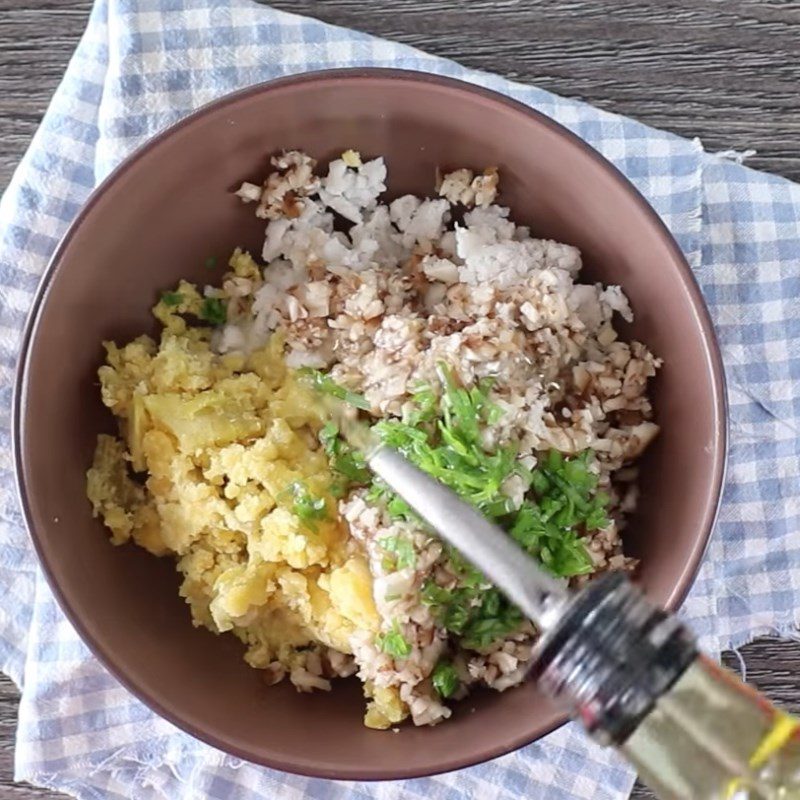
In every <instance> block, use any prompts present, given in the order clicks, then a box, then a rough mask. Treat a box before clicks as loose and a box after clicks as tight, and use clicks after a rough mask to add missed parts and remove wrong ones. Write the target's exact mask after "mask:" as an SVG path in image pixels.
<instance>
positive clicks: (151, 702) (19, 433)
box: [11, 67, 729, 781]
mask: <svg viewBox="0 0 800 800" xmlns="http://www.w3.org/2000/svg"><path fill="white" fill-rule="evenodd" d="M376 80H377V81H389V82H407V83H414V84H428V85H434V86H438V87H441V88H443V89H448V90H450V91H452V92H455V93H456V94H460V95H462V96H463V95H468V96H471V97H473V98H474V97H476V96H477V97H478V98H480V99H482V100H483V101H485V102H488V103H490V104H492V103H493V104H496V105H502V106H505V108H506V109H507V110H508V111H511V112H513V113H514V114H516V115H518V116H521V117H525V118H526V120H525V121H526V122H528V123H530V122H534V123H535V124H538V125H542V126H544V127H547V128H549V129H550V130H551V131H552V132H554V133H555V134H557V135H559V136H561V137H562V138H564V139H567V140H568V141H569V142H570V143H571V144H572V145H573V146H576V147H577V148H578V149H580V150H582V151H583V153H584V155H586V156H588V157H590V158H591V159H593V160H594V161H595V162H596V163H597V164H598V166H599V167H600V168H601V169H603V170H604V171H605V172H606V173H607V174H608V175H609V177H610V178H611V179H612V180H613V181H614V183H615V184H617V185H618V186H619V188H620V189H621V190H622V191H623V192H625V193H627V194H628V195H629V196H630V197H631V199H632V200H633V201H634V203H635V204H636V205H637V206H638V207H639V209H640V210H641V211H642V213H643V216H644V217H645V218H647V219H648V220H649V224H650V225H652V226H653V228H654V229H655V230H656V232H657V233H658V236H659V238H660V239H661V241H662V242H663V244H664V246H665V247H666V249H667V251H668V252H669V253H670V255H671V257H672V259H673V261H674V263H675V266H676V267H677V268H678V270H679V273H680V276H681V279H682V281H683V283H684V288H685V289H686V290H687V292H688V294H689V297H690V301H691V304H692V307H693V310H694V312H695V314H696V318H697V323H698V326H699V328H700V332H701V336H702V339H703V342H704V345H705V349H706V356H707V363H708V370H709V373H710V376H711V388H712V397H711V401H712V406H713V411H714V427H715V430H714V434H715V435H714V442H713V448H714V450H713V491H712V496H711V498H710V502H709V503H707V505H706V509H705V512H704V517H703V519H702V522H701V525H700V526H698V527H699V530H700V532H701V535H699V536H697V537H696V539H695V541H694V543H693V545H692V549H691V552H690V554H689V558H688V559H687V562H686V564H685V565H684V567H683V570H682V571H681V574H680V576H679V579H678V581H677V582H676V584H675V586H674V587H673V589H672V591H671V592H670V594H669V597H668V599H667V601H666V603H665V604H664V605H665V607H666V608H667V609H669V610H673V611H674V610H676V609H677V608H678V607H679V606H680V605H681V603H682V602H683V600H684V599H685V598H686V596H687V594H688V593H689V590H690V589H691V587H692V585H693V583H694V579H695V577H696V575H697V572H698V570H699V567H700V564H701V562H702V559H703V557H704V555H705V553H706V550H707V549H708V545H709V542H710V539H711V535H712V533H713V530H714V526H715V523H716V521H717V518H718V515H719V510H720V505H721V502H722V491H723V487H724V484H725V476H726V472H727V460H728V422H729V420H728V401H727V387H726V378H725V370H724V364H723V360H722V353H721V350H720V345H719V341H718V339H717V335H716V331H715V329H714V325H713V322H712V320H711V315H710V312H709V310H708V307H707V305H706V302H705V300H704V298H703V295H702V292H701V290H700V286H699V283H698V281H697V279H696V277H695V275H694V273H693V272H692V270H691V267H690V266H689V264H688V262H687V261H686V258H685V256H684V254H683V252H682V250H681V249H680V247H679V246H678V244H677V242H676V241H675V239H674V237H673V236H672V233H671V232H670V231H669V229H668V228H667V226H666V225H665V223H664V222H663V220H662V219H661V217H660V216H659V215H658V214H657V213H656V211H655V210H654V209H653V207H652V206H651V205H650V203H649V202H648V201H647V200H646V199H645V197H644V196H643V195H642V194H641V193H640V192H639V190H638V189H637V188H636V187H635V186H634V185H633V183H631V181H629V180H628V178H627V177H626V176H625V175H624V174H623V173H622V172H621V171H620V170H619V169H618V168H617V167H616V166H614V164H612V163H611V162H610V161H609V160H608V159H606V158H605V157H604V156H603V155H601V154H600V153H599V152H598V151H597V150H595V149H594V148H593V147H592V146H591V145H589V144H588V143H587V142H586V141H584V140H583V139H581V138H580V137H579V136H578V135H577V134H575V133H573V132H572V131H570V130H569V129H568V128H566V127H565V126H563V125H561V124H560V123H558V122H556V121H555V120H553V119H551V118H550V117H548V116H546V115H545V114H543V113H542V112H541V111H538V110H537V109H535V108H532V107H530V106H527V105H525V104H524V103H521V102H519V101H517V100H514V99H512V98H510V97H507V96H506V95H503V94H501V93H499V92H496V91H494V90H491V89H487V88H485V87H483V86H478V85H476V84H472V83H469V82H467V81H463V80H459V79H457V78H451V77H448V76H443V75H439V74H433V73H428V72H422V71H417V70H408V69H394V68H381V67H352V68H342V69H325V70H316V71H312V72H305V73H301V74H297V75H289V76H284V77H280V78H276V79H273V80H269V81H263V82H260V83H256V84H253V85H251V86H248V87H245V88H243V89H239V90H236V91H233V92H230V93H228V94H225V95H223V96H221V97H218V98H216V99H214V100H212V101H210V102H208V103H206V104H204V105H202V106H200V107H199V108H197V109H196V110H194V111H192V112H191V113H189V114H187V115H186V116H185V117H182V118H181V119H180V120H178V121H177V122H175V123H173V124H172V125H170V126H168V127H167V128H165V129H164V130H162V131H159V132H158V133H156V134H155V135H154V136H152V137H150V138H149V139H147V141H145V142H143V143H142V144H141V145H139V146H138V147H137V148H135V149H134V150H133V151H132V152H131V153H130V154H129V155H128V156H126V158H124V159H123V160H122V161H121V162H120V163H119V164H118V165H117V166H116V167H115V168H114V169H113V170H111V171H110V172H109V174H108V175H107V176H106V177H105V178H104V179H103V180H102V181H101V182H100V183H99V184H98V185H97V186H96V187H95V188H94V189H93V190H92V192H91V193H90V194H89V196H88V198H87V199H86V201H85V202H84V204H83V205H82V206H81V208H80V209H79V211H78V213H77V214H76V216H75V218H74V219H73V220H72V222H71V223H70V224H69V226H68V227H67V229H66V231H65V233H64V234H63V236H62V238H61V240H60V241H59V243H58V244H57V246H56V248H55V250H54V251H53V253H52V255H51V257H50V259H49V261H48V264H47V266H46V267H45V269H44V271H43V273H42V277H41V278H40V280H39V284H38V286H37V289H36V292H35V295H34V298H33V301H32V303H31V307H30V310H29V312H28V317H27V320H26V323H25V326H24V329H23V334H22V338H21V342H20V348H19V353H18V358H17V366H16V372H15V378H14V392H13V400H12V418H11V425H12V454H13V455H12V458H13V464H14V471H15V477H16V490H17V497H18V500H19V503H20V508H21V509H22V512H23V518H24V521H25V526H26V528H27V530H28V534H29V536H30V539H31V541H32V543H33V546H34V550H35V552H36V555H37V558H38V561H39V564H40V566H41V568H42V571H43V573H44V575H45V578H46V580H47V582H48V584H49V586H50V589H51V591H52V592H53V595H54V596H55V598H56V599H57V601H58V604H59V607H60V608H61V610H62V611H63V613H64V614H65V616H66V617H67V619H68V620H69V622H70V623H71V624H72V626H73V627H74V628H75V630H76V632H77V633H78V635H79V636H80V638H81V640H82V641H83V642H84V643H85V644H86V645H87V647H88V648H89V650H90V651H91V652H92V654H93V655H94V656H95V657H96V658H97V659H98V660H99V661H100V662H101V664H102V665H103V666H104V667H105V668H106V669H108V670H109V672H110V673H111V674H112V675H113V676H114V678H116V679H117V680H118V681H119V682H120V683H121V684H122V685H123V686H124V687H125V688H126V689H127V690H128V691H129V692H131V694H132V695H133V696H134V697H136V698H137V699H138V700H140V701H141V702H143V703H144V704H145V705H146V706H148V707H149V708H150V709H151V710H152V711H154V712H155V713H156V714H158V715H159V716H160V717H162V718H163V719H166V720H167V721H168V722H170V723H172V724H173V725H175V726H176V727H177V728H179V729H180V730H182V731H184V732H186V733H188V734H190V735H191V736H193V737H195V738H196V739H199V740H200V741H202V742H204V743H206V744H209V745H211V746H212V747H215V748H217V749H219V750H221V751H222V752H225V753H228V754H230V755H232V756H234V757H237V758H241V759H243V760H245V761H248V762H250V763H254V764H258V765H261V766H265V767H269V768H272V769H278V770H283V771H285V772H290V773H294V774H298V775H305V776H308V777H314V778H327V779H333V780H358V781H374V780H398V779H409V778H419V777H427V776H431V775H438V774H442V773H446V772H450V771H453V770H457V769H462V768H465V767H469V766H474V765H476V764H481V763H484V762H486V761H489V760H491V759H494V758H498V757H500V756H502V755H505V754H507V753H510V752H513V751H515V750H517V749H519V748H521V747H524V746H525V745H528V744H531V743H533V742H535V741H537V740H538V739H540V738H541V737H543V736H546V735H547V734H549V733H551V732H553V731H554V730H556V729H557V728H559V727H560V726H561V725H563V724H564V723H565V722H567V721H568V717H567V716H566V715H565V716H563V717H561V718H557V719H556V720H555V721H554V722H552V723H548V724H544V725H539V726H532V727H531V729H530V733H526V734H524V735H522V736H518V737H516V738H514V739H512V740H504V741H503V743H502V744H494V745H493V744H491V743H489V744H487V745H486V746H484V747H482V748H481V749H480V750H479V751H475V752H473V753H472V754H471V755H467V756H464V755H454V756H453V757H451V758H448V759H447V760H446V761H444V762H442V763H441V764H440V765H437V766H436V767H435V768H432V769H424V770H419V769H414V768H413V767H411V768H404V767H400V768H394V769H392V770H387V769H382V770H376V771H374V772H371V771H370V772H368V774H367V773H365V772H364V771H358V770H354V769H351V768H345V769H329V768H327V767H322V768H318V767H315V766H314V765H312V764H309V763H308V762H305V761H302V759H298V760H291V759H286V758H285V757H284V758H275V759H272V758H264V757H263V756H262V755H259V754H258V753H255V752H252V751H250V750H248V749H247V748H244V747H239V746H238V745H232V744H230V743H229V742H226V741H224V740H223V739H222V738H221V737H218V736H216V735H215V734H214V733H212V732H209V731H206V730H202V729H200V728H198V727H197V726H196V725H194V724H193V723H190V722H187V721H185V720H184V719H182V718H181V716H180V715H179V714H178V713H174V712H173V711H171V710H169V709H167V708H166V707H165V706H164V705H163V704H162V703H161V701H160V700H159V699H158V698H157V697H154V696H153V695H152V694H151V693H150V692H148V691H146V690H144V689H142V688H141V687H140V686H139V685H138V684H137V681H136V679H135V678H134V677H131V676H129V675H128V674H127V673H126V671H125V668H124V665H122V664H119V663H117V661H116V658H115V657H114V655H113V654H112V653H109V652H107V651H106V649H105V647H104V645H103V644H102V643H101V642H100V641H98V640H96V639H95V638H94V637H93V636H92V635H90V634H89V633H88V631H87V629H86V627H85V626H84V625H83V622H82V620H81V618H80V617H79V616H78V615H77V614H76V613H75V611H74V610H73V609H72V608H71V606H70V603H69V601H68V599H67V597H66V595H65V593H64V592H63V591H62V589H61V587H60V586H59V585H58V584H57V583H56V581H55V579H54V576H53V572H52V570H51V567H50V565H49V563H48V559H47V556H46V554H45V548H44V546H43V544H42V541H41V539H40V534H39V533H38V532H37V531H36V529H35V527H34V524H33V513H32V503H31V502H30V501H29V487H28V486H27V484H26V479H25V459H24V456H23V450H24V446H23V443H24V440H25V430H24V409H25V406H26V395H27V391H28V372H29V365H30V360H31V353H32V345H33V342H34V340H35V337H36V333H37V330H38V327H39V324H40V322H41V319H42V315H43V308H44V305H45V300H46V298H47V296H48V294H49V290H50V287H51V285H52V282H53V278H54V277H55V275H56V273H57V272H58V270H59V268H60V266H61V263H62V258H63V255H64V253H65V251H66V249H67V248H68V246H69V244H70V242H71V241H72V238H73V237H74V235H75V233H76V232H77V230H78V229H79V228H80V226H81V225H82V224H83V222H84V220H85V219H86V218H87V217H88V216H89V215H90V214H91V213H92V210H93V209H94V207H95V206H96V205H97V204H98V202H99V201H100V200H101V199H102V197H103V196H104V195H105V193H106V191H107V190H108V189H109V188H110V187H111V186H112V185H113V184H114V183H115V182H116V181H117V180H118V179H119V178H120V177H121V176H122V175H124V174H125V173H127V172H128V170H130V169H133V168H134V167H135V166H136V164H137V163H138V162H139V160H140V159H141V158H142V156H144V155H145V154H146V153H148V152H149V151H150V150H151V149H154V148H155V147H157V146H158V145H159V144H160V143H161V142H162V141H164V140H166V139H168V138H169V137H170V136H172V135H173V134H174V133H175V132H176V131H178V130H182V129H183V128H185V127H188V126H190V125H192V124H193V123H194V122H195V121H197V120H198V119H201V118H203V117H204V116H206V115H207V114H208V113H210V112H213V111H217V110H219V109H222V108H225V107H227V106H230V105H233V104H235V103H237V102H239V101H240V100H243V99H246V98H249V97H251V96H255V95H262V94H263V95H268V94H269V92H271V91H273V90H275V89H285V88H292V87H294V86H300V85H303V84H308V83H317V84H325V83H340V82H343V81H344V82H353V83H357V82H359V81H367V82H369V81H376Z"/></svg>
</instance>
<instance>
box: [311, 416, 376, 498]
mask: <svg viewBox="0 0 800 800" xmlns="http://www.w3.org/2000/svg"><path fill="white" fill-rule="evenodd" d="M319 440H320V443H321V444H322V447H323V449H324V450H325V453H326V454H327V456H328V460H329V461H330V464H331V467H332V468H333V470H334V471H335V472H336V473H338V479H337V481H336V482H335V483H334V485H333V486H332V487H331V494H333V496H334V497H341V496H343V495H344V493H345V492H346V491H347V489H348V488H349V487H350V486H352V485H354V484H355V485H358V484H362V485H363V484H366V483H368V482H369V480H370V478H371V475H372V473H371V472H370V471H369V469H367V464H366V461H365V460H364V456H363V455H362V454H361V453H359V452H358V451H356V450H353V448H352V447H350V445H349V444H348V443H347V442H346V441H345V440H344V439H342V438H341V436H339V428H338V427H337V426H336V425H335V424H334V423H332V422H328V423H326V424H325V425H323V427H322V429H321V430H320V432H319Z"/></svg>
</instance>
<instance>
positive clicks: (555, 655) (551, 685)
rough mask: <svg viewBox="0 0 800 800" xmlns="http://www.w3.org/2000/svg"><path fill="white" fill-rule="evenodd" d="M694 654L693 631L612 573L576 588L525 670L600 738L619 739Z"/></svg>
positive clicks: (617, 741) (615, 741)
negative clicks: (688, 629)
mask: <svg viewBox="0 0 800 800" xmlns="http://www.w3.org/2000/svg"><path fill="white" fill-rule="evenodd" d="M696 656H697V648H696V645H695V642H694V638H693V637H692V635H691V634H690V633H689V632H688V631H687V629H686V628H684V627H683V626H682V625H681V624H680V623H679V622H678V620H677V619H676V618H675V617H673V616H671V615H669V614H667V613H666V612H665V611H662V610H661V609H658V608H656V607H655V606H653V605H652V604H651V603H650V602H649V601H648V600H646V599H645V597H644V596H643V595H642V593H641V592H640V591H639V590H638V589H637V588H636V587H635V586H634V585H633V584H632V583H630V582H629V581H628V580H627V579H626V578H625V577H624V576H623V575H621V574H619V573H608V574H606V575H604V576H602V577H601V578H600V579H598V580H596V581H593V582H592V583H590V584H589V585H588V586H587V587H586V588H585V589H583V590H582V591H581V592H580V593H579V594H578V595H577V596H576V598H575V600H574V601H573V602H572V603H571V605H570V606H569V607H568V608H567V609H566V611H565V613H564V615H563V617H562V618H561V620H560V621H559V623H558V625H557V626H556V627H555V628H554V629H553V630H551V631H550V632H549V633H547V634H546V635H545V636H544V637H543V639H542V641H541V644H540V645H539V646H538V648H537V653H536V656H535V661H534V667H533V670H532V674H533V676H534V678H535V679H536V680H537V681H538V683H539V685H540V687H541V688H542V689H543V690H544V691H545V692H546V693H547V694H549V695H550V696H551V697H552V698H554V699H555V700H556V701H560V702H561V703H565V704H566V705H568V706H569V707H570V709H571V710H572V714H573V716H575V717H577V718H579V719H580V720H581V721H582V722H583V724H584V726H585V727H586V729H587V731H588V732H589V733H590V734H591V735H592V736H593V738H595V739H596V740H597V741H599V742H600V743H601V744H605V745H620V744H622V743H623V742H624V741H625V740H626V739H627V737H628V736H629V735H630V734H631V733H632V732H633V731H634V730H636V728H637V727H638V725H639V723H640V722H641V721H642V720H643V719H644V718H645V717H646V716H647V714H648V713H649V712H650V711H651V710H652V709H653V707H654V706H655V703H656V701H657V700H658V698H659V697H661V695H662V694H664V692H666V691H667V690H668V689H669V687H670V686H672V684H673V683H675V681H676V680H678V678H679V677H680V676H681V675H682V673H683V672H684V670H685V669H686V668H687V667H688V665H689V664H690V663H691V662H692V661H694V659H695V658H696Z"/></svg>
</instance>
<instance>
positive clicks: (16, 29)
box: [0, 0, 800, 800]
mask: <svg viewBox="0 0 800 800" xmlns="http://www.w3.org/2000/svg"><path fill="white" fill-rule="evenodd" d="M272 5H273V6H275V7H278V8H283V9H285V10H287V11H293V12H295V13H300V14H308V15H312V16H316V17H319V18H321V19H323V20H325V21H326V22H332V23H336V24H339V25H344V26H349V27H355V28H359V29H361V30H365V31H368V32H370V33H374V34H377V35H379V36H385V37H387V38H392V39H396V40H398V41H401V42H405V43H407V44H411V45H414V46H416V47H420V48H422V49H424V50H427V51H429V52H432V53H436V54H438V55H442V56H447V57H449V58H453V59H456V60H458V61H460V62H461V63H463V64H466V65H468V66H471V67H477V68H480V69H484V70H490V71H493V72H498V73H501V74H503V75H505V76H507V77H510V78H514V79H516V80H521V81H528V82H531V83H535V84H537V85H539V86H541V87H543V88H545V89H549V90H551V91H553V92H557V93H559V94H562V95H566V96H569V97H577V98H581V99H583V100H586V101H588V102H590V103H593V104H595V105H597V106H600V107H602V108H605V109H608V110H611V111H615V112H619V113H622V114H628V115H630V116H633V117H636V118H638V119H640V120H641V121H643V122H646V123H649V124H651V125H655V126H658V127H662V128H666V129H668V130H671V131H674V132H675V133H678V134H681V135H683V136H699V137H701V139H702V140H703V142H704V143H705V145H706V148H707V149H709V150H724V149H728V148H734V149H737V150H746V149H750V148H752V149H755V150H756V151H757V155H756V156H755V157H753V158H752V159H751V160H750V161H749V162H748V163H749V164H750V165H751V166H753V167H755V168H757V169H764V170H769V171H771V172H775V173H778V174H781V175H785V176H786V177H789V178H793V179H795V180H800V92H798V85H800V2H787V1H786V0H771V1H770V0H467V2H464V0H275V2H273V3H272ZM90 7H91V3H90V2H87V0H74V1H73V0H0V188H3V187H5V185H6V184H7V182H8V180H9V179H10V177H11V173H12V171H13V169H14V166H15V164H16V162H17V161H18V160H19V158H20V156H21V155H22V153H23V152H24V150H25V148H26V147H27V145H28V142H29V140H30V137H31V135H32V134H33V132H34V131H35V130H36V126H37V125H38V124H39V120H40V119H41V117H42V114H43V112H44V110H45V108H46V106H47V103H48V101H49V99H50V96H51V94H52V92H53V90H54V89H55V87H56V85H57V84H58V81H59V79H60V77H61V75H62V73H63V71H64V67H65V65H66V63H67V60H68V59H69V57H70V54H71V53H72V51H73V49H74V47H75V45H76V44H77V41H78V38H79V37H80V35H81V33H82V31H83V28H84V25H85V23H86V18H87V16H88V13H89V9H90ZM742 653H743V655H744V658H745V661H746V663H747V668H748V678H749V679H750V680H751V681H752V682H753V683H754V684H755V685H756V686H758V687H759V688H760V689H762V690H763V691H765V692H766V693H767V694H768V695H769V696H770V697H772V698H773V699H775V700H776V701H779V702H781V703H783V704H785V705H786V706H787V707H788V708H790V709H795V710H798V709H800V644H797V643H791V642H776V641H770V640H761V641H757V642H754V643H753V644H751V645H748V646H747V647H745V648H743V650H742ZM727 661H728V663H730V664H735V663H736V659H734V658H729V659H727ZM16 707H17V692H16V689H15V687H14V686H13V684H12V683H11V682H10V681H9V680H8V679H6V678H4V677H0V799H2V800H11V798H14V800H23V799H24V800H30V799H31V798H40V800H41V798H51V799H55V798H58V797H62V795H57V794H55V793H53V792H49V791H45V790H40V789H34V788H32V787H29V786H23V785H19V784H14V783H13V780H12V773H13V747H14V728H15V722H16ZM650 796H651V795H650V794H649V793H648V792H647V791H646V790H644V789H643V788H641V787H638V786H637V788H636V789H635V790H634V793H633V797H635V798H645V797H650ZM531 800H534V799H533V798H532V799H531ZM536 800H539V799H538V798H537V799H536ZM543 800H546V799H543Z"/></svg>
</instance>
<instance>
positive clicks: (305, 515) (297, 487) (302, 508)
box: [289, 481, 328, 530]
mask: <svg viewBox="0 0 800 800" xmlns="http://www.w3.org/2000/svg"><path fill="white" fill-rule="evenodd" d="M289 490H290V491H291V493H292V495H293V496H294V502H293V503H292V511H293V512H294V513H295V514H296V515H297V516H298V517H299V518H300V519H301V520H302V521H303V522H304V523H305V524H306V525H307V526H308V527H310V528H311V529H312V530H313V529H314V528H315V527H316V525H315V523H316V522H317V520H321V519H325V517H327V516H328V510H327V508H326V505H325V498H324V497H314V496H313V495H312V494H311V493H310V492H309V491H308V489H307V488H306V487H305V486H304V485H303V484H302V483H300V482H298V481H296V482H295V483H293V484H291V486H290V487H289Z"/></svg>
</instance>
